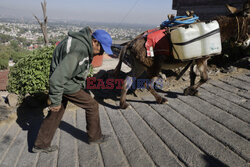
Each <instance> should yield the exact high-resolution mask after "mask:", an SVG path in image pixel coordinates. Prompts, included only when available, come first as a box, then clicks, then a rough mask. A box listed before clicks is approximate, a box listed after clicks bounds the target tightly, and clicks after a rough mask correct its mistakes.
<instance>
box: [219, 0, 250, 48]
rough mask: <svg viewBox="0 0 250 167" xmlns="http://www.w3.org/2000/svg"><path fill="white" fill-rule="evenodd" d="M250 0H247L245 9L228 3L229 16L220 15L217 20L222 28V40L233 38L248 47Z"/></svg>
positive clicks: (249, 42)
mask: <svg viewBox="0 0 250 167" xmlns="http://www.w3.org/2000/svg"><path fill="white" fill-rule="evenodd" d="M249 6H250V0H247V1H246V2H245V3H244V5H243V9H237V8H235V7H232V6H230V5H226V7H227V9H228V10H229V11H230V13H231V14H230V15H228V16H220V17H218V18H217V21H218V22H219V24H220V28H221V38H222V41H225V40H229V39H233V40H234V41H235V43H237V44H238V45H241V46H243V47H248V46H249V44H250V36H249V28H248V25H249V22H250V21H249V20H250V9H249Z"/></svg>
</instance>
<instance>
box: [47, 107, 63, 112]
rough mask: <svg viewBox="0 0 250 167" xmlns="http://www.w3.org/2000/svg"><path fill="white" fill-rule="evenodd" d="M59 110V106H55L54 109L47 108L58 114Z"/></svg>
mask: <svg viewBox="0 0 250 167" xmlns="http://www.w3.org/2000/svg"><path fill="white" fill-rule="evenodd" d="M60 108H61V105H59V106H55V107H49V109H50V111H53V112H58V111H59V110H60Z"/></svg>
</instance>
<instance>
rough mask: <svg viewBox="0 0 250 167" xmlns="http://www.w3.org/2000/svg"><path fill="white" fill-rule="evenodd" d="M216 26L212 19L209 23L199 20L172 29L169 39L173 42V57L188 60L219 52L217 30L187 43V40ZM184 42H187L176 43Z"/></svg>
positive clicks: (216, 23) (217, 26) (208, 31)
mask: <svg viewBox="0 0 250 167" xmlns="http://www.w3.org/2000/svg"><path fill="white" fill-rule="evenodd" d="M218 28H219V24H218V22H217V21H212V22H210V23H205V22H200V23H196V24H191V25H189V27H188V28H184V27H179V28H177V29H175V30H172V31H171V33H170V35H171V41H172V43H173V54H174V58H175V59H180V60H189V59H195V58H199V57H202V56H205V55H212V54H214V55H215V54H220V53H221V38H220V33H219V32H217V33H214V34H212V35H210V36H208V37H204V38H201V39H199V40H195V41H194V42H190V43H189V41H192V40H194V39H196V38H198V37H201V36H203V35H206V34H208V33H210V32H212V31H214V30H216V29H218ZM185 42H187V44H183V45H177V44H178V43H185ZM176 43H177V44H176Z"/></svg>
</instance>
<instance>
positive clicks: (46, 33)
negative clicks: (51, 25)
mask: <svg viewBox="0 0 250 167" xmlns="http://www.w3.org/2000/svg"><path fill="white" fill-rule="evenodd" d="M41 5H42V10H43V22H40V20H39V19H38V18H37V17H36V16H34V17H35V18H36V20H37V22H38V24H40V26H41V29H42V33H43V38H44V44H45V45H46V46H47V45H48V43H49V40H48V31H47V23H48V17H47V16H46V6H47V3H46V0H44V1H43V3H42V2H41Z"/></svg>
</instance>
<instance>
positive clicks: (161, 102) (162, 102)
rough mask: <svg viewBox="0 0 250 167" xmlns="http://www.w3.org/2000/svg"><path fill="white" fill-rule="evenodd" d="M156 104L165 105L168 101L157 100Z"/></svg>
mask: <svg viewBox="0 0 250 167" xmlns="http://www.w3.org/2000/svg"><path fill="white" fill-rule="evenodd" d="M157 103H158V104H167V103H168V100H167V99H165V98H163V97H162V98H161V99H159V100H157Z"/></svg>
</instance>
